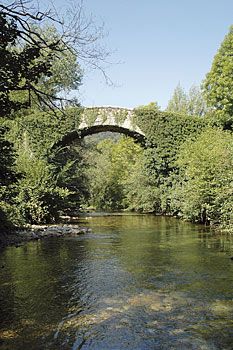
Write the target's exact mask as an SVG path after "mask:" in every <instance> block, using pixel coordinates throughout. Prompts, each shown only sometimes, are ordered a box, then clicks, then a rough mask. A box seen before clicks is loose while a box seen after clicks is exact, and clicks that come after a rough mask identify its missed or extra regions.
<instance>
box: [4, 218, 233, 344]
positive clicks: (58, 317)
mask: <svg viewBox="0 0 233 350" xmlns="http://www.w3.org/2000/svg"><path fill="white" fill-rule="evenodd" d="M82 221H83V222H82V224H85V225H87V226H89V227H91V228H92V232H91V233H88V234H85V235H81V236H78V237H76V238H51V239H49V238H48V239H46V240H42V241H36V242H29V243H27V244H25V245H22V246H20V247H18V248H16V247H8V248H6V249H4V251H2V252H1V253H0V349H1V350H66V349H67V350H68V349H69V350H78V349H82V350H84V349H88V350H89V349H96V350H105V349H106V350H107V349H109V350H124V349H132V350H144V349H145V350H149V349H166V350H167V349H179V350H182V349H184V350H186V349H198V350H199V349H202V350H205V349H208V350H209V349H221V350H222V349H227V350H228V349H229V350H232V349H233V261H232V260H231V259H230V257H231V256H232V255H233V239H231V237H226V236H214V235H213V234H211V233H210V232H208V230H206V229H205V228H203V227H202V226H198V225H192V224H190V223H185V222H181V221H179V220H176V219H174V218H168V217H156V216H152V215H104V216H103V215H97V216H93V217H86V218H83V219H82Z"/></svg>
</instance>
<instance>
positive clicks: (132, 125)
mask: <svg viewBox="0 0 233 350" xmlns="http://www.w3.org/2000/svg"><path fill="white" fill-rule="evenodd" d="M106 131H110V132H118V133H121V134H125V135H127V136H130V137H132V138H134V139H135V141H137V142H139V143H141V144H142V145H144V143H145V137H144V134H143V132H142V131H141V130H140V128H139V127H138V126H137V125H136V122H135V118H134V113H133V109H128V108H121V107H85V108H84V109H83V112H82V114H81V121H80V122H79V125H78V127H77V129H76V130H73V131H71V132H69V133H68V134H67V135H64V136H63V138H62V139H61V140H60V141H59V142H58V143H57V144H56V145H55V146H65V145H68V144H70V143H72V142H73V141H75V140H76V139H81V138H83V137H85V136H88V135H93V134H97V133H99V132H106Z"/></svg>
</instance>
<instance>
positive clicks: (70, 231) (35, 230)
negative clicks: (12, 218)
mask: <svg viewBox="0 0 233 350" xmlns="http://www.w3.org/2000/svg"><path fill="white" fill-rule="evenodd" d="M90 231H91V230H90V229H89V228H88V227H81V226H79V225H77V224H76V225H74V224H72V225H71V224H57V225H31V226H30V227H27V228H24V229H20V230H16V231H14V232H12V233H9V234H7V235H4V236H2V237H1V240H0V248H4V247H6V246H10V245H15V246H16V247H17V246H19V245H22V244H24V243H26V242H29V241H36V240H41V239H46V238H51V237H56V238H60V237H76V236H78V235H81V234H85V233H87V232H90Z"/></svg>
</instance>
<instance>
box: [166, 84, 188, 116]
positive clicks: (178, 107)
mask: <svg viewBox="0 0 233 350" xmlns="http://www.w3.org/2000/svg"><path fill="white" fill-rule="evenodd" d="M187 106H188V101H187V96H186V94H185V91H184V89H183V88H182V87H181V85H180V83H179V84H178V85H177V87H176V88H175V90H174V92H173V95H172V98H171V99H170V101H169V102H168V106H167V109H166V110H167V111H169V112H177V113H183V114H187Z"/></svg>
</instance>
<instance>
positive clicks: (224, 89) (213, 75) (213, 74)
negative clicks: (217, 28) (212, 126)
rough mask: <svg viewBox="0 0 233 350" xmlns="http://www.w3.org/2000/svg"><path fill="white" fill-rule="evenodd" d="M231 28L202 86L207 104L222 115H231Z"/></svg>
mask: <svg viewBox="0 0 233 350" xmlns="http://www.w3.org/2000/svg"><path fill="white" fill-rule="evenodd" d="M232 72H233V26H231V28H230V31H229V33H228V34H227V35H226V37H225V38H224V40H223V42H222V44H221V46H220V48H219V50H218V52H217V54H216V55H215V57H214V60H213V63H212V67H211V70H210V72H209V73H208V74H207V75H206V79H205V81H204V84H203V88H204V92H205V96H206V100H207V103H208V105H209V106H210V107H214V108H215V109H216V110H218V111H220V112H221V113H224V114H229V115H230V116H232V115H233V94H232V90H233V74H232Z"/></svg>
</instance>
